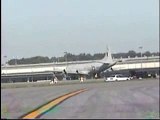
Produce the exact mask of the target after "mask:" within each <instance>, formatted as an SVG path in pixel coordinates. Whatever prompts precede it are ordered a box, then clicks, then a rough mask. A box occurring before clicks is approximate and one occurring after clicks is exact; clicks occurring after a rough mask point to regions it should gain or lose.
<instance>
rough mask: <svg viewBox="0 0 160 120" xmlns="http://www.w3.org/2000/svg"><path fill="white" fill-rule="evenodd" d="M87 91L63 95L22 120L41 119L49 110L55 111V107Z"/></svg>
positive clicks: (26, 115) (81, 90)
mask: <svg viewBox="0 0 160 120" xmlns="http://www.w3.org/2000/svg"><path fill="white" fill-rule="evenodd" d="M86 90H87V89H80V90H77V91H74V92H71V93H68V94H65V95H62V96H60V97H58V98H56V99H54V100H52V101H50V102H48V103H46V104H44V105H42V106H40V107H38V108H37V109H35V110H33V111H31V112H29V113H27V114H25V115H23V116H22V117H20V119H34V118H39V117H40V116H42V115H43V114H45V113H46V112H48V111H49V110H51V109H53V108H54V107H55V106H57V105H58V104H60V103H61V102H63V101H64V100H66V99H68V98H69V97H72V96H74V95H77V94H79V93H81V92H84V91H86Z"/></svg>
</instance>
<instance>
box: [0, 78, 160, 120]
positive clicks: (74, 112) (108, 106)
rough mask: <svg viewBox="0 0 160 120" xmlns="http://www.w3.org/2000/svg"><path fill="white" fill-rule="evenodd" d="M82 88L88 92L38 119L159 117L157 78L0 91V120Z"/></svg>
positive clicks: (74, 97)
mask: <svg viewBox="0 0 160 120" xmlns="http://www.w3.org/2000/svg"><path fill="white" fill-rule="evenodd" d="M83 88H87V89H88V90H87V91H85V92H82V93H80V94H78V95H75V96H73V97H71V98H69V99H67V100H65V101H63V102H62V103H61V104H59V105H57V106H56V107H55V108H53V109H51V110H50V111H48V112H47V113H45V114H44V115H42V116H41V117H40V118H71V119H74V118H159V80H158V79H142V80H131V81H121V82H103V81H102V80H101V82H96V83H95V82H94V83H89V84H85V83H78V84H71V85H59V86H48V87H47V86H46V87H29V88H13V89H1V112H2V113H1V118H19V117H20V116H22V115H23V114H25V113H27V112H30V111H31V110H33V109H35V108H37V107H38V106H40V105H42V104H45V103H47V102H48V101H50V100H52V99H54V98H56V97H59V96H61V95H64V94H66V93H69V92H72V91H75V90H77V89H83Z"/></svg>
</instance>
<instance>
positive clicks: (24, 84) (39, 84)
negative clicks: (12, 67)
mask: <svg viewBox="0 0 160 120" xmlns="http://www.w3.org/2000/svg"><path fill="white" fill-rule="evenodd" d="M96 82H104V79H90V80H84V82H83V83H81V84H84V83H85V84H86V83H96ZM70 84H80V81H79V80H67V81H58V83H57V84H50V82H48V81H47V82H29V83H27V82H22V83H1V89H7V88H22V87H43V86H57V85H70Z"/></svg>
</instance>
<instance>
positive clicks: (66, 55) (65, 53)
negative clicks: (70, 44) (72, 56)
mask: <svg viewBox="0 0 160 120" xmlns="http://www.w3.org/2000/svg"><path fill="white" fill-rule="evenodd" d="M64 54H65V58H66V65H67V52H64Z"/></svg>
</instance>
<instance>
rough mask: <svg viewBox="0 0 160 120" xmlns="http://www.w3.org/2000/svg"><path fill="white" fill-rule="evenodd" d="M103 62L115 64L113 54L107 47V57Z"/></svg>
mask: <svg viewBox="0 0 160 120" xmlns="http://www.w3.org/2000/svg"><path fill="white" fill-rule="evenodd" d="M101 61H102V62H104V63H112V62H113V58H112V54H111V52H110V50H109V48H108V47H107V51H106V53H105V56H104V58H103V59H102V60H101Z"/></svg>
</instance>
